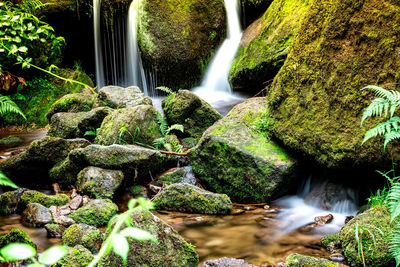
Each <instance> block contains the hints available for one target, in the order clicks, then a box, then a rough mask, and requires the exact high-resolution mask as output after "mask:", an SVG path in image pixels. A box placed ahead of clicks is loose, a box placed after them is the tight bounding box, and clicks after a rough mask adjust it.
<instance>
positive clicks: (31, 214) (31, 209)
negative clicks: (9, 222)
mask: <svg viewBox="0 0 400 267" xmlns="http://www.w3.org/2000/svg"><path fill="white" fill-rule="evenodd" d="M52 221H53V218H52V216H51V213H50V210H49V209H48V208H46V207H45V206H43V205H40V204H38V203H31V204H28V206H27V207H26V209H25V210H24V211H23V212H22V215H21V222H22V224H23V225H25V226H28V227H43V226H44V225H45V224H48V223H51V222H52Z"/></svg>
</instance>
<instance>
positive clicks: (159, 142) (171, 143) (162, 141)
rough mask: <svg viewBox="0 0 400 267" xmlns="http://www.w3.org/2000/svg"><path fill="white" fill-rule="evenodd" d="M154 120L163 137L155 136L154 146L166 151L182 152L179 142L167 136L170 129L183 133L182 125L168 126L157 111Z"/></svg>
mask: <svg viewBox="0 0 400 267" xmlns="http://www.w3.org/2000/svg"><path fill="white" fill-rule="evenodd" d="M156 120H157V122H158V124H159V125H160V132H161V134H162V135H163V137H160V138H157V139H155V140H154V141H153V145H154V147H155V148H156V149H158V150H160V149H162V148H165V149H166V150H167V151H170V152H178V153H182V152H183V151H182V147H181V146H180V144H179V142H177V141H176V140H175V139H173V138H167V136H168V135H169V134H170V133H171V132H172V131H180V132H182V133H183V132H184V127H183V125H181V124H173V125H171V126H168V122H167V120H166V119H165V118H164V117H163V116H162V115H161V114H160V113H157V115H156Z"/></svg>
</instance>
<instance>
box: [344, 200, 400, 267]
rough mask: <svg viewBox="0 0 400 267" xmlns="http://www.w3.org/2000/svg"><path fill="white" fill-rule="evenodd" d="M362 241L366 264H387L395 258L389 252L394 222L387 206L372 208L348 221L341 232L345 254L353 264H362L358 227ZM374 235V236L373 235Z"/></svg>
mask: <svg viewBox="0 0 400 267" xmlns="http://www.w3.org/2000/svg"><path fill="white" fill-rule="evenodd" d="M357 228H358V236H359V239H360V242H362V249H363V254H364V259H365V264H366V266H371V267H372V266H387V265H389V264H390V263H392V262H393V264H394V259H393V256H392V255H391V253H390V252H389V238H390V235H391V234H392V232H393V228H394V223H391V222H390V213H389V211H388V210H387V209H386V208H383V207H379V206H378V207H374V208H371V209H369V210H367V211H365V212H363V213H361V214H359V215H357V216H356V217H355V218H353V219H351V220H350V221H349V222H348V223H346V224H345V225H344V226H343V227H342V229H341V230H340V232H339V239H340V242H341V244H342V247H343V252H344V255H345V256H346V259H347V260H348V261H349V263H351V264H355V265H357V266H362V265H363V262H362V258H361V254H360V253H359V249H358V242H357V240H356V232H355V231H356V229H357ZM372 235H373V236H372Z"/></svg>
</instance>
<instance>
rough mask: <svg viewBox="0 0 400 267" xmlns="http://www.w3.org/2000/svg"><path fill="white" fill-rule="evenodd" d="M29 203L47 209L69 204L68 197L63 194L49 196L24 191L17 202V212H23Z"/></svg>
mask: <svg viewBox="0 0 400 267" xmlns="http://www.w3.org/2000/svg"><path fill="white" fill-rule="evenodd" d="M31 203H38V204H41V205H43V206H45V207H47V208H48V207H50V206H63V205H65V204H67V203H69V197H68V196H67V195H65V194H58V195H52V196H49V195H46V194H43V193H41V192H38V191H26V192H24V193H23V194H22V196H21V198H20V200H19V202H18V210H20V211H22V210H24V209H25V208H26V206H27V205H28V204H31Z"/></svg>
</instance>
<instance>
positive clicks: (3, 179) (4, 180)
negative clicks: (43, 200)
mask: <svg viewBox="0 0 400 267" xmlns="http://www.w3.org/2000/svg"><path fill="white" fill-rule="evenodd" d="M0 186H9V187H12V188H19V187H18V186H17V185H16V184H14V183H13V181H11V180H10V179H9V178H8V177H7V176H6V175H5V174H4V173H3V172H1V171H0Z"/></svg>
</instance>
